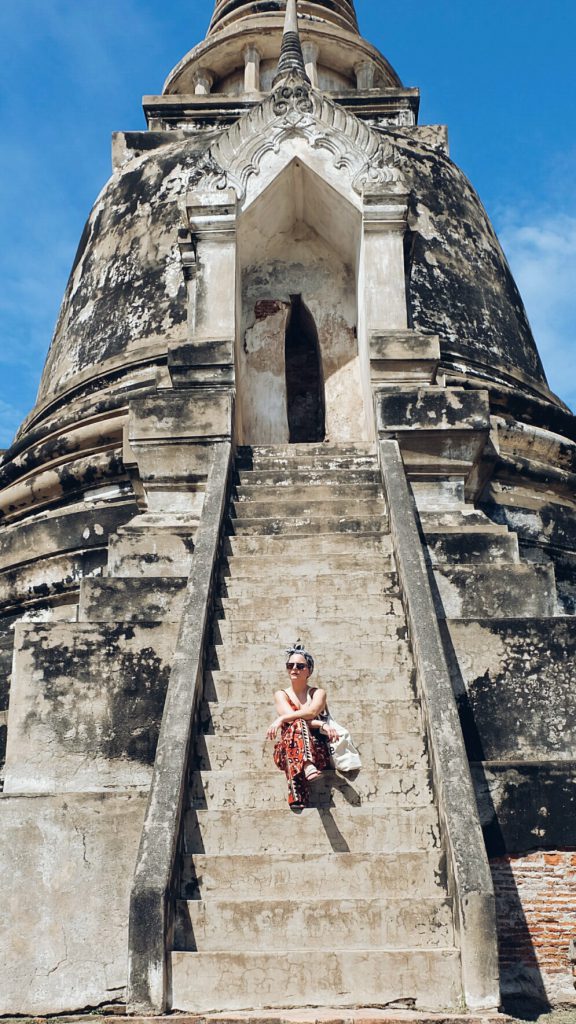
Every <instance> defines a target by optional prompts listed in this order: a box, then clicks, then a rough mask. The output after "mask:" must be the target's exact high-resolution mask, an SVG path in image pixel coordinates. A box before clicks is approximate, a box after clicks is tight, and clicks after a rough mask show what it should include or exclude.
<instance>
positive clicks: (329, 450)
mask: <svg viewBox="0 0 576 1024" xmlns="http://www.w3.org/2000/svg"><path fill="white" fill-rule="evenodd" d="M275 455H282V456H285V457H286V458H289V459H293V460H295V461H296V462H299V461H300V460H301V459H302V457H303V456H307V455H321V456H329V457H330V458H338V457H340V456H344V455H370V456H371V457H372V458H373V459H376V446H375V445H374V444H373V443H371V442H368V441H349V442H344V443H343V444H330V442H329V441H311V442H308V441H299V442H297V443H289V444H251V445H239V446H238V449H237V457H238V459H239V460H242V459H246V458H250V459H254V460H255V459H262V458H264V459H266V458H270V457H271V456H275Z"/></svg>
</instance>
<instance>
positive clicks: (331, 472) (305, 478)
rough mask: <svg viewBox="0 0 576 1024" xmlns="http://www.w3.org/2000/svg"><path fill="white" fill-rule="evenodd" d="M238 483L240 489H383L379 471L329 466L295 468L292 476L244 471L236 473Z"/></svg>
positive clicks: (280, 472) (276, 471)
mask: <svg viewBox="0 0 576 1024" xmlns="http://www.w3.org/2000/svg"><path fill="white" fill-rule="evenodd" d="M236 480H237V483H238V485H239V486H241V487H278V488H280V487H286V488H290V487H292V486H295V485H296V486H298V485H306V484H309V485H311V486H315V485H318V486H322V487H330V486H332V484H334V485H335V486H341V485H343V486H347V487H348V488H351V487H357V486H363V485H367V484H371V485H376V486H377V487H380V486H381V476H380V470H379V469H377V468H374V467H372V466H366V465H364V466H362V467H359V468H354V467H352V466H347V467H346V468H343V469H340V468H339V467H337V466H336V468H331V467H329V466H319V467H318V468H316V469H315V468H314V467H310V466H293V467H292V468H291V470H290V472H289V473H287V472H286V470H285V469H266V468H263V467H260V468H255V469H242V468H239V469H237V471H236Z"/></svg>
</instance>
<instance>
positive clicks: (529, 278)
mask: <svg viewBox="0 0 576 1024" xmlns="http://www.w3.org/2000/svg"><path fill="white" fill-rule="evenodd" d="M496 220H497V223H499V226H500V230H499V235H500V241H501V243H502V245H503V247H504V251H505V253H506V255H507V257H508V260H509V263H510V266H511V268H512V273H513V274H514V276H515V278H516V283H517V285H518V287H519V289H520V293H521V295H522V298H523V300H524V303H525V305H526V309H527V311H528V316H529V318H530V323H531V325H532V329H533V331H534V336H535V339H536V344H537V345H538V349H539V351H540V355H541V357H542V360H543V362H544V368H545V370H546V373H547V376H548V381H549V383H550V387H551V388H552V390H553V391H554V392H555V393H556V394H557V395H559V396H560V398H562V399H563V400H564V401H565V402H567V403H568V405H570V406H571V407H572V408H573V409H574V408H576V332H575V327H574V325H575V324H576V212H575V213H572V212H567V211H565V212H554V213H551V212H550V211H549V210H546V209H540V210H538V209H536V208H530V207H524V208H522V209H521V210H510V209H509V210H506V211H503V212H502V213H501V215H500V216H499V217H497V218H496Z"/></svg>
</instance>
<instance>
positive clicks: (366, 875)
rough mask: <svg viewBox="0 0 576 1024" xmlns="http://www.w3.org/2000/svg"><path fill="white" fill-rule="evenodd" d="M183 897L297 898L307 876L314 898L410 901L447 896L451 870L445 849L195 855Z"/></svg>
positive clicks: (187, 864)
mask: <svg viewBox="0 0 576 1024" xmlns="http://www.w3.org/2000/svg"><path fill="white" fill-rule="evenodd" d="M182 868H183V873H182V896H183V898H187V899H200V898H202V899H210V898H211V897H218V896H219V895H220V894H221V893H222V892H225V893H226V896H227V897H228V899H230V900H234V899H238V898H242V899H258V898H262V897H269V896H270V894H271V893H273V894H274V897H275V899H279V900H282V899H293V897H294V879H295V878H305V879H306V889H307V891H308V893H309V894H310V895H316V894H317V895H322V894H326V893H327V892H328V893H330V895H331V897H332V898H333V899H335V900H339V899H354V898H358V897H360V898H363V899H370V898H371V897H380V896H382V893H385V892H391V893H400V894H401V895H402V896H404V897H405V898H407V897H413V898H416V899H417V898H423V897H426V896H445V895H446V871H445V866H444V855H443V853H442V851H441V850H434V851H425V852H423V851H421V850H420V851H412V852H411V853H410V856H409V857H398V855H397V854H396V853H371V854H362V853H332V852H329V853H319V854H318V853H317V854H314V853H308V851H306V850H303V851H301V852H299V853H285V854H281V855H276V856H270V855H268V854H261V855H259V856H255V855H254V854H250V855H246V854H244V855H243V854H238V855H236V854H219V855H217V856H214V857H213V856H210V857H209V856H206V855H205V854H202V853H196V854H193V855H190V856H187V857H185V858H184V860H183V865H182Z"/></svg>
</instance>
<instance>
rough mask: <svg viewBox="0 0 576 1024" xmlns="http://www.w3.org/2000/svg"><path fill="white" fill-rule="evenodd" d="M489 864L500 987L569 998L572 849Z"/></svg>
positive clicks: (574, 916) (575, 863)
mask: <svg viewBox="0 0 576 1024" xmlns="http://www.w3.org/2000/svg"><path fill="white" fill-rule="evenodd" d="M490 865H491V868H492V876H493V879H494V887H495V892H496V909H497V915H498V935H499V941H500V967H501V978H502V988H503V992H504V993H505V994H512V993H514V994H518V993H522V994H527V995H528V994H529V995H532V996H536V997H539V998H541V999H542V1000H544V999H545V998H546V997H548V999H550V1000H551V1001H555V1002H557V1001H558V1000H559V999H561V998H562V997H564V998H566V997H569V996H572V997H573V996H574V981H575V978H574V975H573V965H572V963H571V962H570V958H569V946H570V942H571V940H572V939H574V938H575V937H576V850H557V851H541V852H539V853H532V854H527V855H524V856H506V857H497V858H494V859H492V860H491V862H490Z"/></svg>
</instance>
